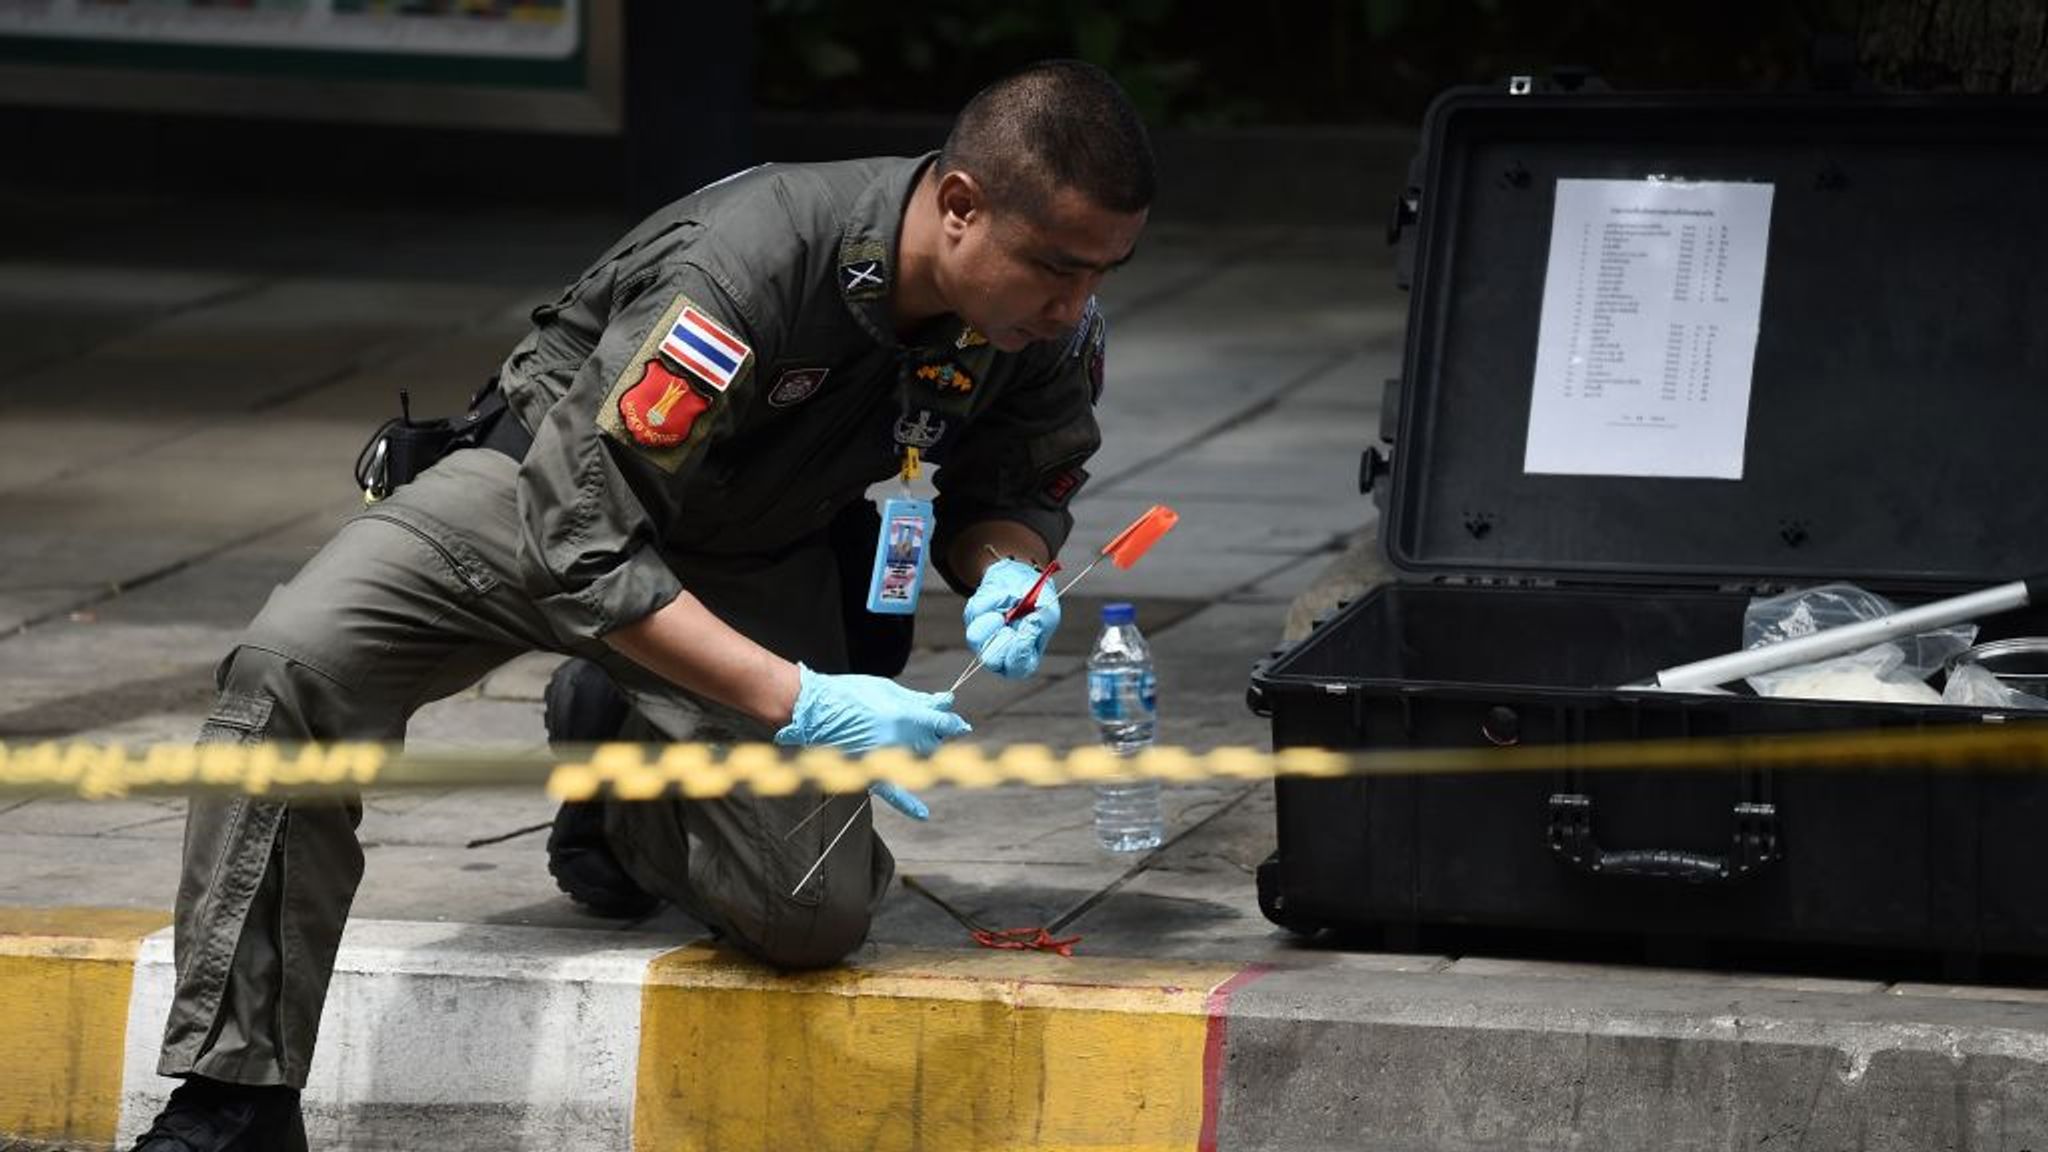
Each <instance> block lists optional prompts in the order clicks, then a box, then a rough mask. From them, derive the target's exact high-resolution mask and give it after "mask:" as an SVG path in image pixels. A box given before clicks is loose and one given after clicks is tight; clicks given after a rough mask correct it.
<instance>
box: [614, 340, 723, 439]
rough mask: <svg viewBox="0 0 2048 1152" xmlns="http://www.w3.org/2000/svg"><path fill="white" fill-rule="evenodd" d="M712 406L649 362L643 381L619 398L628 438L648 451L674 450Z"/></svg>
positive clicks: (681, 380) (678, 378)
mask: <svg viewBox="0 0 2048 1152" xmlns="http://www.w3.org/2000/svg"><path fill="white" fill-rule="evenodd" d="M710 407H711V402H710V401H709V400H706V399H705V398H704V397H702V396H699V395H698V394H697V390H696V389H695V388H692V387H690V382H689V380H688V379H687V378H686V377H684V376H683V375H682V374H681V373H679V372H676V371H674V370H673V369H671V368H669V366H668V365H667V364H665V363H663V362H662V360H661V359H660V358H659V357H656V358H655V359H652V360H649V361H648V362H647V364H646V366H645V367H643V368H642V369H641V370H640V380H639V382H638V383H636V384H634V385H633V386H632V387H631V388H628V389H626V391H625V393H624V394H623V395H621V396H620V397H619V419H620V421H621V422H623V423H624V424H625V426H626V434H627V435H629V436H631V437H632V438H633V439H634V440H635V441H636V442H638V443H640V444H643V445H645V446H647V447H649V448H673V447H675V446H676V445H678V444H681V443H682V442H683V439H684V438H685V437H687V436H688V435H689V434H690V428H691V426H693V425H694V424H696V423H697V417H698V415H699V414H701V413H703V412H704V411H705V410H706V409H708V408H710Z"/></svg>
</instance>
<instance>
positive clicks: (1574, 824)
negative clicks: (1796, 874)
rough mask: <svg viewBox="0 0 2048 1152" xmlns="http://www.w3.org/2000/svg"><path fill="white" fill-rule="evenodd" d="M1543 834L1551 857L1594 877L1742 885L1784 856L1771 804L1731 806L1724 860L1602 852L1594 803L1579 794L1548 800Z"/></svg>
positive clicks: (1662, 852) (1671, 852)
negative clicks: (1732, 820)
mask: <svg viewBox="0 0 2048 1152" xmlns="http://www.w3.org/2000/svg"><path fill="white" fill-rule="evenodd" d="M1547 831H1548V840H1549V842H1550V850H1551V851H1552V852H1554V853H1556V854H1557V856H1558V857H1559V858H1560V859H1562V860H1564V861H1565V863H1567V864H1570V865H1571V866H1572V867H1574V868H1577V869H1579V870H1581V871H1583V872H1587V873H1589V874H1591V875H1595V876H1644V877H1649V878H1652V879H1659V880H1677V881H1680V882H1682V883H1687V884H1719V883H1726V882H1728V881H1732V880H1740V879H1742V878H1743V877H1745V876H1748V875H1750V874H1752V873H1754V872H1757V871H1759V870H1760V869H1762V868H1763V867H1765V866H1766V865H1768V864H1770V863H1772V862H1774V861H1776V860H1779V859H1782V858H1783V856H1784V845H1783V843H1782V842H1781V841H1780V839H1779V835H1778V806H1777V805H1775V804H1756V803H1742V804H1737V805H1735V834H1734V838H1733V839H1734V843H1733V844H1732V846H1731V847H1730V849H1729V852H1728V855H1726V856H1709V855H1706V854H1704V853H1699V852H1681V851H1678V850H1676V849H1670V848H1631V849H1625V850H1622V851H1611V850H1609V849H1606V848H1602V847H1601V846H1600V842H1599V841H1598V840H1597V839H1596V838H1595V837H1594V835H1593V798H1592V797H1591V796H1588V795H1585V794H1584V793H1581V792H1560V793H1556V794H1554V795H1552V796H1551V798H1550V824H1549V828H1548V830H1547Z"/></svg>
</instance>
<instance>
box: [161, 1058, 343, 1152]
mask: <svg viewBox="0 0 2048 1152" xmlns="http://www.w3.org/2000/svg"><path fill="white" fill-rule="evenodd" d="M216 1150H218V1152H306V1122H305V1118H304V1117H303V1116H302V1115H301V1114H300V1112H299V1093H298V1090H297V1089H295V1088H255V1087H250V1086H249V1085H246V1084H227V1083H223V1082H222V1081H219V1080H208V1079H206V1078H205V1077H203V1076H190V1077H187V1078H186V1080H185V1082H184V1083H183V1084H180V1085H178V1086H177V1087H176V1088H175V1089H173V1090H172V1091H171V1098H170V1100H169V1101H168V1102H167V1103H165V1104H164V1110H163V1111H162V1112H159V1113H157V1117H156V1123H154V1124H151V1125H150V1126H149V1131H147V1132H144V1133H143V1134H142V1135H141V1136H139V1137H137V1138H136V1140H135V1150H134V1152H216Z"/></svg>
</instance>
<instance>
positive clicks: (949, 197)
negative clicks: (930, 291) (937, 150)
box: [939, 175, 1146, 352]
mask: <svg viewBox="0 0 2048 1152" xmlns="http://www.w3.org/2000/svg"><path fill="white" fill-rule="evenodd" d="M954 179H956V177H955V176H953V175H949V176H948V177H947V178H946V180H945V181H942V182H941V185H940V191H939V195H940V207H941V209H942V211H943V212H944V213H945V231H946V237H947V239H948V241H949V243H948V244H947V245H946V246H945V249H944V252H943V254H942V256H941V258H940V261H939V284H940V288H941V291H942V292H943V293H944V294H945V297H946V302H947V303H948V304H949V305H950V306H951V308H952V310H953V312H954V313H955V314H956V315H958V316H959V317H960V318H961V319H962V320H965V321H966V322H967V323H969V324H971V325H973V326H974V327H975V329H976V330H977V331H979V332H980V333H981V334H982V335H983V336H986V337H988V342H989V343H990V344H993V345H995V346H996V347H997V348H999V349H1001V350H1002V351H1005V352H1015V351H1017V350H1018V349H1021V348H1023V347H1024V346H1026V345H1028V344H1031V343H1033V342H1035V341H1040V340H1065V339H1067V338H1068V336H1069V335H1071V334H1072V332H1073V330H1074V326H1075V325H1076V324H1079V323H1080V322H1081V314H1082V312H1083V310H1084V309H1085V308H1086V307H1087V304H1088V298H1089V297H1090V296H1092V295H1094V294H1095V290H1096V288H1097V287H1099V286H1100V285H1101V283H1102V278H1103V277H1104V276H1105V275H1107V274H1108V273H1109V272H1110V271H1111V270H1112V269H1114V268H1116V267H1117V266H1118V265H1120V264H1122V263H1123V262H1124V261H1126V260H1128V259H1130V257H1131V252H1132V250H1133V249H1134V248H1135V247H1136V245H1137V242H1138V233H1139V232H1141V231H1143V230H1144V228H1145V216H1146V214H1145V213H1144V212H1142V211H1140V212H1134V213H1127V212H1112V211H1109V210H1108V209H1105V208H1101V207H1098V206H1097V205H1095V204H1094V203H1092V202H1091V201H1089V200H1088V199H1087V198H1086V197H1084V196H1082V195H1081V194H1080V193H1078V192H1075V191H1073V190H1072V189H1064V188H1063V189H1059V190H1057V191H1056V192H1055V193H1054V194H1053V195H1052V196H1051V197H1049V198H1048V201H1047V204H1046V207H1045V210H1044V212H1043V213H1042V214H1041V215H1040V216H1039V217H1038V218H1033V217H1032V216H1031V215H1030V214H1028V213H1025V212H1023V211H1020V210H1016V209H1011V210H1007V211H1006V210H1003V209H999V208H991V206H990V205H989V204H988V202H987V200H986V198H985V197H983V196H982V195H981V194H980V190H979V189H978V188H975V187H973V186H972V182H971V181H967V182H966V183H965V185H964V186H963V185H955V184H952V183H950V182H951V181H953V180H954Z"/></svg>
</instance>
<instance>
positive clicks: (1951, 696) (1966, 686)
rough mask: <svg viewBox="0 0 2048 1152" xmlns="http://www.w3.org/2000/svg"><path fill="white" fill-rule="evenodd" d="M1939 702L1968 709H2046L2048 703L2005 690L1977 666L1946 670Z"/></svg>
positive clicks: (2022, 693) (2028, 695)
mask: <svg viewBox="0 0 2048 1152" xmlns="http://www.w3.org/2000/svg"><path fill="white" fill-rule="evenodd" d="M1941 702H1942V703H1943V704H1962V705H1965V706H1967V707H1971V708H2033V709H2042V708H2048V700H2044V699H2042V698H2041V697H2039V696H2036V695H2034V694H2033V693H2031V692H2021V691H2019V690H2018V689H2016V688H2008V687H2006V686H2005V684H2004V683H2002V682H2001V681H2000V680H1999V679H1998V677H1996V676H1994V675H1992V673H1991V670H1990V669H1989V668H1986V667H1984V666H1983V665H1981V664H1958V665H1956V666H1955V667H1954V668H1951V669H1949V673H1948V683H1946V684H1944V685H1942V687H1941Z"/></svg>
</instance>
